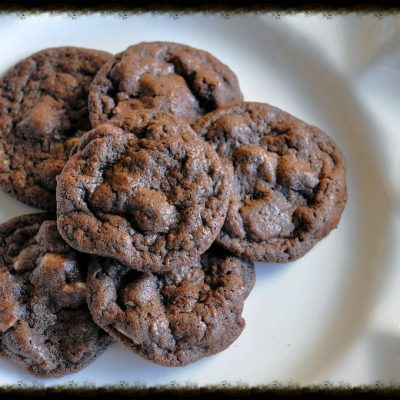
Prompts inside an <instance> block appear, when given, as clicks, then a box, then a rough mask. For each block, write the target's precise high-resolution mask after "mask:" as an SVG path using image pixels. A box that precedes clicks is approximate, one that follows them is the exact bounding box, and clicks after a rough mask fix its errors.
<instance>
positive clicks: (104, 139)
mask: <svg viewBox="0 0 400 400" xmlns="http://www.w3.org/2000/svg"><path fill="white" fill-rule="evenodd" d="M151 115H152V116H151V117H147V119H146V118H145V119H144V120H141V121H142V123H141V124H138V125H135V123H136V122H137V121H136V119H135V118H133V119H131V120H129V121H130V122H132V124H129V130H128V129H126V125H127V124H125V129H122V128H119V127H116V126H113V125H109V124H103V125H99V126H98V127H97V128H95V129H94V130H93V131H91V132H88V133H87V134H86V135H85V136H83V138H82V141H81V142H80V144H79V145H78V146H77V147H76V148H75V151H76V152H75V154H74V155H73V156H72V157H71V158H70V160H69V161H68V162H67V163H66V165H65V167H64V169H63V171H62V173H61V174H60V175H59V177H58V184H57V202H58V204H57V215H58V218H57V221H58V229H59V231H60V233H61V235H62V236H63V238H64V239H65V240H66V241H67V242H68V243H69V244H70V245H71V246H72V247H74V248H76V249H77V250H79V251H82V252H85V253H90V254H95V255H99V256H103V257H110V258H116V259H118V260H119V261H120V262H121V263H122V264H124V265H126V266H128V267H131V268H133V269H137V270H142V271H147V270H151V271H161V270H164V271H166V270H172V269H174V268H177V267H179V266H181V265H184V264H190V263H191V262H193V261H194V260H195V259H196V258H197V257H198V256H199V255H200V254H202V253H204V252H205V251H206V250H207V249H208V248H209V247H210V246H211V244H212V243H213V241H214V240H215V238H216V236H217V235H218V233H219V230H220V229H221V227H222V225H223V223H224V220H225V217H226V213H227V211H228V205H229V197H230V193H231V189H232V179H233V177H232V169H231V167H229V166H226V165H224V164H223V163H222V162H221V160H220V158H219V157H218V155H217V154H216V153H215V151H214V150H213V149H212V147H211V146H210V145H209V144H208V143H206V142H204V141H203V140H202V139H201V138H199V137H198V136H197V135H195V134H194V132H193V131H192V130H191V128H190V126H189V125H187V124H186V122H184V121H182V120H180V119H178V118H176V117H174V116H173V115H171V114H168V113H160V114H157V115H155V114H151ZM135 121H136V122H135ZM143 121H144V122H143ZM125 122H127V121H125ZM134 125H135V126H136V128H135V127H134ZM138 127H139V128H138Z"/></svg>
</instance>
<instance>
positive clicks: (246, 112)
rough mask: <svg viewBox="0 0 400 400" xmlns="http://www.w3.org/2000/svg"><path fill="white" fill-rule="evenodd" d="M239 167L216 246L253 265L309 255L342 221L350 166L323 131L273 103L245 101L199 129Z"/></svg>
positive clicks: (214, 115)
mask: <svg viewBox="0 0 400 400" xmlns="http://www.w3.org/2000/svg"><path fill="white" fill-rule="evenodd" d="M193 128H194V130H195V131H196V132H197V133H198V134H200V135H201V136H202V137H203V138H204V139H205V140H207V141H208V142H209V143H211V144H212V145H213V146H214V148H215V150H216V151H217V153H218V154H219V155H220V156H221V157H223V158H224V159H227V160H229V161H230V162H231V163H232V164H233V167H234V175H235V176H234V184H233V190H232V198H231V203H230V207H229V211H228V214H227V218H226V220H225V224H224V226H223V228H222V230H221V232H220V234H219V236H218V238H217V242H218V243H219V244H220V245H222V246H223V247H224V248H226V249H228V250H230V251H231V252H233V253H234V254H236V255H238V256H241V257H245V258H247V259H251V260H254V261H267V262H287V261H291V260H295V259H297V258H299V257H301V256H303V255H304V254H305V253H306V252H307V251H308V250H309V249H310V248H311V247H312V246H313V245H314V244H315V243H316V242H317V241H319V240H320V239H322V238H323V237H325V236H326V235H327V234H328V233H329V232H330V231H331V230H332V229H334V228H336V226H337V225H338V223H339V220H340V217H341V214H342V212H343V209H344V207H345V204H346V201H347V189H346V177H345V162H344V159H343V156H342V154H341V152H340V150H339V148H338V146H337V145H336V144H335V142H334V141H333V140H332V139H331V138H329V137H328V136H327V135H326V134H325V133H324V132H322V131H321V130H320V129H318V128H316V127H314V126H311V125H308V124H306V123H305V122H303V121H301V120H299V119H297V118H295V117H293V116H292V115H290V114H288V113H286V112H284V111H282V110H280V109H278V108H276V107H272V106H270V105H268V104H261V103H242V104H238V105H236V106H232V107H228V108H225V109H220V110H217V111H215V112H212V113H210V114H208V115H206V116H204V117H203V118H202V119H200V120H199V121H198V122H197V124H195V125H194V127H193Z"/></svg>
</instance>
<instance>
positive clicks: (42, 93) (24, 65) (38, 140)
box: [0, 47, 111, 211]
mask: <svg viewBox="0 0 400 400" xmlns="http://www.w3.org/2000/svg"><path fill="white" fill-rule="evenodd" d="M110 57H111V55H110V54H108V53H105V52H102V51H97V50H90V49H82V48H77V47H60V48H52V49H46V50H43V51H40V52H38V53H36V54H33V55H31V56H30V57H28V58H26V59H24V60H22V61H21V62H19V63H18V64H16V65H15V66H14V67H12V68H11V69H10V70H9V71H8V72H7V73H6V74H5V75H4V76H3V78H2V79H1V81H0V186H1V187H2V188H3V190H5V191H6V192H8V193H10V194H12V195H13V196H15V197H16V198H17V199H18V200H20V201H22V202H24V203H26V204H28V205H30V206H33V207H37V208H40V209H43V210H48V211H55V208H56V200H55V189H56V176H57V175H58V174H59V173H60V172H61V170H62V167H63V165H64V163H65V161H66V160H67V159H68V155H69V151H70V149H71V147H72V146H73V145H74V143H76V141H77V139H78V138H79V137H80V136H81V135H82V134H83V133H84V132H86V131H88V130H89V129H91V126H90V122H89V116H88V105H87V97H88V90H89V84H90V82H91V81H92V79H93V77H94V76H95V74H96V73H97V71H98V69H99V68H100V66H101V65H103V64H104V62H105V61H106V60H108V59H109V58H110Z"/></svg>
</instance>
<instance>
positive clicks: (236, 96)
mask: <svg viewBox="0 0 400 400" xmlns="http://www.w3.org/2000/svg"><path fill="white" fill-rule="evenodd" d="M89 121H90V122H89ZM85 131H87V132H86V133H85ZM0 133H1V135H0V185H1V186H2V187H3V188H4V190H6V191H7V192H9V193H11V194H13V195H15V196H16V197H17V198H18V199H20V200H22V201H24V202H27V203H28V204H30V205H35V206H37V207H40V208H43V209H45V210H50V211H54V209H55V205H57V217H56V220H55V217H53V216H52V215H45V214H39V215H34V216H25V217H19V219H18V218H17V219H15V220H12V221H10V222H8V223H6V224H4V225H2V226H0V239H1V240H2V243H1V244H0V254H2V257H1V259H0V261H1V262H0V269H1V271H0V275H1V276H0V280H2V281H3V282H4V289H3V291H2V292H1V293H0V308H1V309H2V317H1V318H0V352H1V354H3V355H5V356H7V357H9V358H12V359H15V360H17V361H20V362H22V363H23V364H24V365H25V367H26V368H27V369H28V370H29V371H30V372H32V373H34V374H36V375H39V376H55V375H61V374H65V373H68V372H72V371H75V370H78V369H80V368H82V367H83V366H84V365H86V364H88V363H89V362H90V361H91V360H93V359H94V358H95V357H96V356H97V354H99V353H100V352H101V351H102V350H104V348H105V347H106V346H107V345H108V344H109V343H110V342H111V337H112V338H113V339H114V340H116V341H118V342H120V343H121V344H123V345H124V346H126V347H127V348H128V349H129V350H131V351H133V352H134V353H137V354H139V355H140V356H142V357H145V358H147V359H149V360H151V361H153V362H156V363H158V364H161V365H166V366H184V365H186V364H188V363H191V362H194V361H196V360H198V359H200V358H202V357H205V356H209V355H212V354H215V353H218V352H221V351H223V350H224V349H226V348H227V347H228V346H229V345H230V344H232V343H233V341H235V340H236V339H237V337H238V336H239V335H240V333H241V332H242V330H243V328H244V325H245V323H244V319H243V318H242V311H243V306H244V301H245V299H246V297H247V296H248V294H249V293H250V291H251V289H252V287H253V286H254V282H255V268H254V264H253V261H266V262H287V261H291V260H295V259H297V258H299V257H301V256H303V255H304V254H305V253H306V252H307V251H309V250H310V249H311V248H312V246H313V245H314V244H315V243H316V242H317V241H319V240H320V239H322V238H323V237H325V236H326V235H327V234H328V233H329V232H330V231H331V230H332V229H333V228H335V227H336V226H337V224H338V222H339V219H340V216H341V214H342V211H343V209H344V206H345V203H346V195H347V194H346V183H345V166H344V161H343V157H342V155H341V153H340V150H339V149H338V147H337V146H336V144H335V143H334V142H333V141H332V139H330V138H329V137H328V136H327V135H326V134H325V133H323V132H322V131H321V130H319V129H318V128H316V127H313V126H310V125H307V124H306V123H304V122H303V121H300V120H299V119H297V118H295V117H293V116H291V115H290V114H288V113H285V112H283V111H281V110H279V109H277V108H275V107H272V106H270V105H267V104H261V103H245V102H243V96H242V94H241V92H240V88H239V84H238V80H237V78H236V76H235V75H234V73H233V72H232V71H231V70H230V69H229V67H227V66H226V65H224V64H222V63H221V62H220V61H219V60H217V59H216V58H215V57H214V56H212V55H211V54H209V53H207V52H205V51H203V50H198V49H194V48H191V47H189V46H186V45H181V44H177V43H170V42H152V43H140V44H137V45H133V46H130V47H129V48H128V49H126V50H125V51H124V52H122V53H119V54H117V55H115V56H111V55H108V54H106V53H103V52H96V51H94V50H86V49H78V48H59V49H48V50H44V51H42V52H40V53H37V54H36V55H33V56H31V57H30V58H28V59H26V60H24V61H23V62H21V63H20V64H17V66H16V67H14V68H13V69H12V70H10V71H9V72H8V73H7V74H6V75H5V77H4V78H3V80H2V81H1V82H0ZM2 232H3V233H2ZM1 235H3V236H1ZM85 297H86V300H85ZM65 308H66V309H67V310H65ZM87 310H89V311H90V314H91V317H89V313H88V312H87ZM73 319H74V320H75V321H77V320H78V321H81V322H79V329H81V328H82V330H84V331H85V332H86V333H81V332H80V330H79V329H78V332H74V331H73V330H72V328H71V323H72V320H73ZM40 321H42V322H40ZM96 324H97V325H98V327H97V326H96ZM105 332H107V334H108V335H110V336H108V335H107V334H106V333H105ZM76 334H78V336H80V337H77V336H76ZM50 336H51V337H52V338H55V340H52V339H51V340H50V341H49V340H48V339H46V338H48V337H50ZM75 346H77V349H76V350H74V348H75Z"/></svg>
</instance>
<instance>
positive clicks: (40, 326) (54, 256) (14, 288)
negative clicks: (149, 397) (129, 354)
mask: <svg viewBox="0 0 400 400" xmlns="http://www.w3.org/2000/svg"><path fill="white" fill-rule="evenodd" d="M87 264H88V257H87V256H85V255H82V254H79V253H78V252H76V251H75V250H73V249H71V247H69V246H68V245H67V243H65V241H64V240H63V239H62V238H61V237H60V235H59V234H58V232H57V225H56V221H55V219H54V217H52V216H51V215H48V214H31V215H25V216H21V217H17V218H14V219H12V220H10V221H8V222H6V223H5V224H2V225H0V355H2V356H4V357H6V358H9V359H12V360H14V361H16V362H18V363H20V364H21V365H22V366H23V367H24V368H25V369H27V370H28V371H29V372H30V373H32V374H33V375H36V376H39V377H56V376H63V375H66V374H68V373H72V372H76V371H79V370H81V369H82V368H84V367H85V366H86V365H88V364H89V363H90V362H92V361H93V360H94V359H95V358H96V357H97V356H98V355H99V354H101V353H102V352H103V351H104V350H105V349H106V347H107V346H108V345H109V344H110V343H111V341H112V339H111V338H110V337H109V336H108V335H107V334H106V333H105V332H104V331H103V330H102V329H101V328H99V327H98V326H97V325H96V324H95V323H94V322H93V320H92V318H91V315H90V313H89V309H88V306H87V301H86V275H87Z"/></svg>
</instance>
